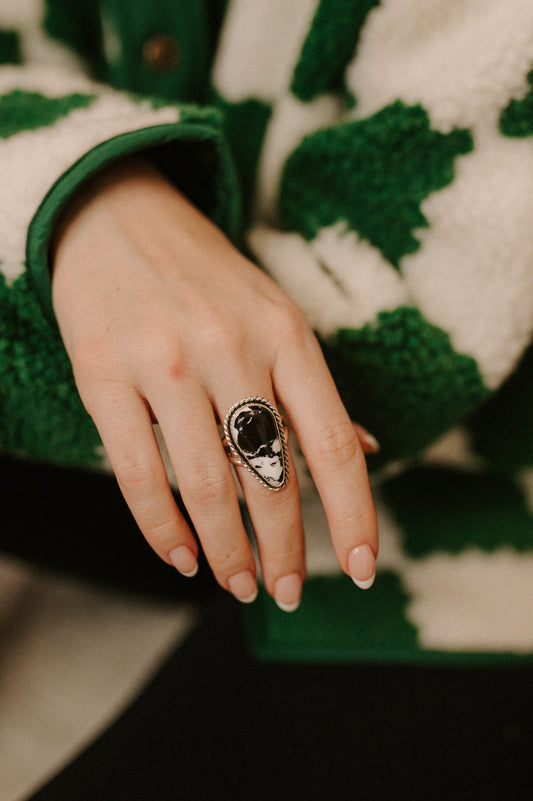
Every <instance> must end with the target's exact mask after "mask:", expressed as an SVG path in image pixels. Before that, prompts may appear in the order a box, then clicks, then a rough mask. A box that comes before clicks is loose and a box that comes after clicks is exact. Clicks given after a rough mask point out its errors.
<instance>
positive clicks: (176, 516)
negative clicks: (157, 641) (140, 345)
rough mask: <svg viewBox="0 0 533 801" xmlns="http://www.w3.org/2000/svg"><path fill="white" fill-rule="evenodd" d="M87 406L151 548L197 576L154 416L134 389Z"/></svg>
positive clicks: (100, 395) (190, 541) (190, 537)
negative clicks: (152, 416)
mask: <svg viewBox="0 0 533 801" xmlns="http://www.w3.org/2000/svg"><path fill="white" fill-rule="evenodd" d="M86 406H87V408H88V410H89V412H90V414H91V416H92V417H93V420H94V422H95V425H96V426H97V428H98V430H99V433H100V436H101V438H102V442H103V444H104V448H105V450H106V453H107V455H108V458H109V460H110V462H111V466H112V467H113V470H114V473H115V476H116V479H117V481H118V484H119V487H120V489H121V492H122V494H123V496H124V499H125V500H126V503H127V504H128V506H129V508H130V511H131V512H132V514H133V516H134V518H135V520H136V522H137V525H138V526H139V528H140V529H141V531H142V533H143V535H144V537H145V538H146V540H147V542H148V544H149V545H150V546H151V547H152V548H153V549H154V551H155V552H156V553H157V554H158V555H159V556H160V557H161V559H163V560H164V561H165V562H167V563H169V564H173V565H174V567H176V568H177V569H178V570H179V571H180V572H181V573H182V574H183V575H185V576H193V575H195V573H196V571H197V569H198V564H197V558H198V545H197V542H196V539H195V537H194V535H193V533H192V531H191V530H190V528H189V526H188V524H187V522H186V521H185V519H184V518H183V515H182V514H181V513H180V511H179V509H178V507H177V505H176V503H175V501H174V498H173V495H172V491H171V489H170V485H169V482H168V478H167V473H166V470H165V466H164V464H163V461H162V459H161V454H160V451H159V448H158V445H157V442H156V439H155V435H154V431H153V427H152V423H151V418H150V413H149V411H148V409H147V407H146V404H145V403H144V401H143V399H142V398H141V397H140V396H139V395H138V394H137V393H136V392H135V390H134V389H132V388H130V387H128V388H125V387H124V388H120V389H119V390H118V391H117V390H114V391H108V392H103V393H98V402H97V404H96V405H95V408H92V406H91V402H90V400H87V399H86Z"/></svg>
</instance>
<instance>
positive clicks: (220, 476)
mask: <svg viewBox="0 0 533 801" xmlns="http://www.w3.org/2000/svg"><path fill="white" fill-rule="evenodd" d="M232 489H233V490H234V489H235V485H234V482H233V479H232V478H231V475H227V474H226V473H224V472H222V471H221V470H219V469H218V468H215V467H211V466H209V465H202V466H200V467H197V468H195V469H192V470H189V475H188V476H187V479H186V480H185V482H184V483H182V486H181V491H182V494H183V495H187V497H189V498H191V499H192V500H193V501H194V502H195V503H197V504H199V505H204V506H211V505H212V504H216V503H220V502H221V501H223V500H224V499H226V498H227V497H228V496H229V495H230V493H231V491H232Z"/></svg>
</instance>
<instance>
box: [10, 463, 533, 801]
mask: <svg viewBox="0 0 533 801" xmlns="http://www.w3.org/2000/svg"><path fill="white" fill-rule="evenodd" d="M0 482H1V483H0V486H1V487H2V504H3V508H4V515H3V525H2V538H1V542H2V548H3V551H4V552H5V553H8V554H11V555H13V556H16V557H19V558H22V559H24V560H27V561H29V562H32V563H36V564H39V565H42V566H45V567H47V568H51V569H53V570H57V571H59V572H61V573H68V574H70V575H80V576H83V578H84V579H87V578H89V579H90V580H93V581H97V582H99V583H101V584H104V585H105V586H114V587H118V588H120V589H122V590H123V591H125V592H129V593H135V594H136V595H138V594H144V595H147V596H151V597H154V596H159V597H167V598H176V599H179V598H183V599H192V600H195V601H197V602H199V604H200V605H201V609H202V616H201V623H200V625H199V627H198V628H197V629H196V631H194V632H193V634H192V635H191V636H190V637H189V639H188V640H187V641H186V642H185V644H183V645H182V646H181V647H180V648H178V649H177V650H176V651H175V652H174V653H173V654H171V655H170V656H169V657H168V659H167V660H166V662H165V664H164V665H163V666H162V668H161V669H160V671H159V672H158V673H157V675H156V676H155V677H154V678H153V679H152V681H151V682H150V683H149V684H148V686H147V687H146V688H145V689H144V691H143V692H142V693H141V694H140V695H139V697H138V698H137V699H136V700H135V702H134V703H133V704H132V705H131V706H130V708H129V709H127V710H126V711H125V712H124V714H123V715H122V716H121V717H120V718H119V719H117V721H116V722H115V723H114V724H113V725H112V726H111V727H110V728H109V729H108V730H107V731H106V732H104V733H103V734H102V736H101V737H100V738H99V739H97V740H96V741H95V742H94V743H93V744H92V745H91V746H90V747H89V748H88V749H87V750H86V751H85V752H84V753H83V754H81V755H80V756H79V758H78V759H76V760H75V761H74V762H73V763H72V764H71V765H70V766H68V767H67V768H66V769H65V770H64V771H62V772H61V773H60V774H59V775H58V776H57V777H56V778H55V779H53V780H52V781H51V782H50V783H49V784H48V785H47V786H46V787H44V788H42V790H41V791H40V792H38V793H37V794H36V795H34V796H33V797H32V801H67V799H68V801H107V799H110V801H111V799H112V800H113V801H141V799H142V801H149V800H150V801H152V800H153V801H167V799H168V801H170V799H172V801H175V800H176V799H187V800H188V799H226V798H227V799H260V800H261V801H262V799H265V801H266V799H268V801H313V800H314V799H327V800H328V801H329V799H356V798H358V797H361V798H365V799H389V798H396V797H398V796H399V797H400V798H406V799H410V801H413V799H424V800H425V799H428V800H429V799H436V800H437V801H441V799H442V800H443V801H444V799H474V800H475V801H477V799H487V798H489V799H493V798H494V799H502V800H503V799H505V801H507V799H511V798H515V797H516V798H526V797H527V798H530V797H532V793H533V670H532V669H531V668H530V667H522V668H510V667H499V668H491V667H483V668H477V669H475V668H444V667H439V666H432V667H417V666H406V665H402V666H392V667H391V666H390V665H389V666H385V665H380V664H375V665H368V664H365V665H357V664H354V665H297V664H272V663H258V662H256V661H254V659H253V658H252V657H251V656H250V654H249V652H248V650H247V647H246V641H245V638H244V636H243V627H242V625H241V624H242V621H241V607H240V605H239V604H238V603H236V602H235V601H233V599H231V598H230V597H229V596H227V594H226V593H224V592H223V591H221V590H219V589H218V587H217V586H216V584H215V582H214V581H213V580H212V578H211V577H210V574H209V570H208V569H207V567H206V566H205V565H202V566H201V567H202V569H201V570H200V572H199V575H198V577H197V578H196V579H194V581H190V580H186V579H181V578H180V577H179V576H177V574H176V572H175V571H174V570H171V569H169V568H168V567H166V566H165V565H163V564H162V563H161V562H160V561H159V560H158V559H157V558H156V557H155V556H153V555H152V553H151V551H150V549H149V548H148V546H146V544H145V543H144V540H143V539H142V537H141V535H140V534H139V533H138V531H137V529H136V527H135V525H134V523H133V521H132V519H131V517H130V515H129V512H128V511H127V509H126V507H125V505H124V503H123V501H122V498H121V496H120V493H119V492H118V489H117V487H116V484H115V482H114V480H113V479H112V478H110V477H107V476H101V475H98V474H94V475H93V474H86V473H83V472H76V471H64V470H60V469H55V468H50V467H42V466H38V465H35V466H32V465H27V464H21V463H17V462H14V461H11V460H9V459H0ZM36 532H39V536H36ZM125 554H127V555H128V559H127V560H125V559H124V555H125ZM525 613H531V610H525ZM0 714H1V712H0Z"/></svg>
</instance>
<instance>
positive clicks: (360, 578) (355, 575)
mask: <svg viewBox="0 0 533 801" xmlns="http://www.w3.org/2000/svg"><path fill="white" fill-rule="evenodd" d="M348 569H349V571H350V576H351V577H352V580H353V582H354V584H357V586H358V587H360V588H361V589H362V590H368V589H369V588H370V587H371V586H372V584H373V583H374V579H375V577H376V557H375V556H374V552H373V551H372V548H371V547H370V545H359V547H358V548H354V549H353V551H350V554H349V556H348Z"/></svg>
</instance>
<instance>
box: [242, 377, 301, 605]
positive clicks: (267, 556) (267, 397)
mask: <svg viewBox="0 0 533 801" xmlns="http://www.w3.org/2000/svg"><path fill="white" fill-rule="evenodd" d="M252 386H254V384H252ZM255 386H257V384H255ZM269 402H270V404H272V407H273V408H274V409H275V404H274V401H273V392H272V388H271V387H268V388H265V389H264V395H261V396H259V397H256V398H252V399H249V401H242V402H241V403H240V404H239V405H238V407H237V409H236V410H234V411H232V413H231V415H228V416H229V417H230V420H229V423H228V427H227V428H228V435H229V437H230V439H231V440H232V441H233V444H234V446H235V447H236V449H237V451H238V452H239V453H240V455H241V461H243V462H244V463H245V464H247V465H248V467H245V466H243V465H241V466H239V467H237V472H238V475H239V480H240V483H241V486H242V489H243V493H244V496H245V499H246V503H247V508H248V512H249V515H250V518H251V520H252V523H253V526H254V532H255V536H256V539H257V544H258V550H259V556H260V560H261V566H262V569H263V580H264V584H265V587H266V588H267V590H268V592H270V594H271V595H272V596H273V597H274V599H275V600H276V602H277V604H278V606H280V607H281V608H282V609H284V610H285V611H293V610H294V609H296V608H297V606H298V604H299V602H300V597H301V592H302V584H303V580H304V577H305V559H304V536H303V527H302V520H301V512H300V499H299V492H298V481H297V477H296V471H295V469H294V465H293V463H292V459H291V455H290V448H288V447H287V446H286V444H285V443H286V437H285V434H284V431H283V428H284V426H283V425H282V424H280V423H279V421H278V422H276V416H275V414H274V415H273V414H272V413H271V412H270V410H269ZM233 408H235V407H233ZM258 475H259V476H261V477H262V478H263V480H264V481H258V480H257V476H258ZM285 479H286V483H285V484H284V485H283V481H284V480H285ZM264 482H266V485H265V483H264Z"/></svg>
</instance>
